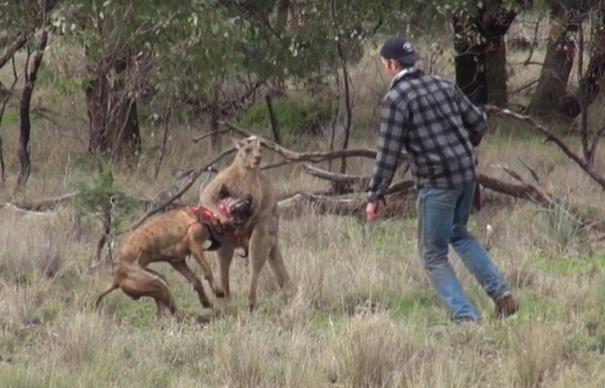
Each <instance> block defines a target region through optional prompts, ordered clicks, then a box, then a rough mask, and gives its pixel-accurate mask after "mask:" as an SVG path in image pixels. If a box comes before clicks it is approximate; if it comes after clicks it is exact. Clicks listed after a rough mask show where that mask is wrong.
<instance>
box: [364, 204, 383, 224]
mask: <svg viewBox="0 0 605 388" xmlns="http://www.w3.org/2000/svg"><path fill="white" fill-rule="evenodd" d="M379 217H380V213H379V206H378V201H376V202H368V204H367V205H366V220H368V221H374V220H376V219H378V218H379Z"/></svg>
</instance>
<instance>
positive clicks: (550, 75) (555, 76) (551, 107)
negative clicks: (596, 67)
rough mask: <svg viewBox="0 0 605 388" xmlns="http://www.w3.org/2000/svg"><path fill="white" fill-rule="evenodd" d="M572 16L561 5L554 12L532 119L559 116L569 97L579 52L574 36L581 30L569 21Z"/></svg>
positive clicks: (558, 4)
mask: <svg viewBox="0 0 605 388" xmlns="http://www.w3.org/2000/svg"><path fill="white" fill-rule="evenodd" d="M569 15H570V14H569V12H568V10H566V9H565V8H564V7H563V6H562V5H561V4H560V3H559V2H556V1H555V2H554V3H553V6H552V9H551V19H552V21H551V26H552V27H551V29H550V36H549V38H548V46H547V49H546V57H545V58H544V65H543V67H542V72H541V74H540V80H539V81H538V86H537V87H536V92H535V93H534V95H533V97H532V100H531V103H530V105H529V111H530V113H532V114H533V115H538V116H545V115H548V114H551V113H554V112H559V111H560V108H561V106H562V103H563V102H564V100H565V99H564V97H565V96H566V93H567V82H568V80H569V75H570V73H571V68H572V66H573V60H574V56H575V52H576V46H575V43H574V39H573V35H574V34H575V33H576V31H577V29H578V25H577V23H576V21H574V20H570V17H569Z"/></svg>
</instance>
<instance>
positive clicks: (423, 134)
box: [368, 68, 487, 202]
mask: <svg viewBox="0 0 605 388" xmlns="http://www.w3.org/2000/svg"><path fill="white" fill-rule="evenodd" d="M380 110H381V119H380V135H379V141H378V155H377V156H376V163H375V166H374V171H373V174H372V178H371V180H370V185H369V187H368V197H369V201H370V202H374V201H377V200H380V199H383V198H384V194H385V192H386V190H387V188H388V187H389V185H390V183H391V180H392V179H393V174H394V172H395V169H396V168H397V165H398V162H399V157H400V154H401V151H402V149H403V148H404V147H405V150H406V152H407V156H408V158H409V163H410V172H411V173H412V176H413V177H414V180H415V182H416V185H417V187H418V188H422V187H426V186H431V187H442V188H448V187H453V186H456V185H458V184H461V183H464V182H467V181H470V180H473V179H476V172H475V165H476V162H477V160H476V156H475V151H474V146H473V144H477V143H478V141H477V139H479V140H480V139H481V137H482V136H483V134H484V133H485V131H486V129H487V118H486V116H485V113H483V112H482V111H481V110H479V109H478V108H477V107H475V106H474V105H473V104H472V103H471V102H470V101H469V100H468V98H467V97H466V96H465V95H464V93H463V92H462V91H461V90H460V89H459V88H458V86H456V84H454V83H453V82H450V81H448V80H446V79H443V78H440V77H436V76H432V75H427V74H424V73H423V72H422V71H420V70H417V69H415V68H408V69H405V70H403V71H402V72H400V73H399V74H398V75H396V76H395V78H393V81H392V83H391V88H390V90H389V92H388V93H387V95H386V96H385V97H384V99H383V100H382V104H381V108H380ZM471 139H473V140H471Z"/></svg>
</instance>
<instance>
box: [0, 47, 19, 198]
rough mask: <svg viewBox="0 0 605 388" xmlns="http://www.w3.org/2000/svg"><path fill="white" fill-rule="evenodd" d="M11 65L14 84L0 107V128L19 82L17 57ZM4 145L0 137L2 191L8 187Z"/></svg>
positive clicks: (0, 187)
mask: <svg viewBox="0 0 605 388" xmlns="http://www.w3.org/2000/svg"><path fill="white" fill-rule="evenodd" d="M11 64H12V67H13V83H12V84H11V87H10V89H8V90H7V91H6V96H5V97H4V100H3V101H2V107H0V127H1V124H2V118H3V117H4V112H5V111H6V105H7V104H8V100H10V98H11V95H12V94H13V92H14V90H15V86H16V85H17V82H18V81H19V75H18V74H17V66H16V65H15V57H14V56H13V57H12V59H11ZM3 146H4V144H3V143H2V137H0V190H3V189H4V187H5V186H6V165H5V163H4V147H3Z"/></svg>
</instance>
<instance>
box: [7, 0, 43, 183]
mask: <svg viewBox="0 0 605 388" xmlns="http://www.w3.org/2000/svg"><path fill="white" fill-rule="evenodd" d="M42 20H43V22H42V23H43V24H42V32H41V34H40V41H39V43H38V47H37V50H36V53H35V54H34V59H33V63H32V67H31V70H30V69H29V60H27V61H26V62H25V71H24V76H25V85H24V87H23V92H22V93H21V100H20V102H19V120H20V123H19V144H18V146H17V157H18V158H19V164H20V166H21V167H20V170H19V176H18V177H17V186H16V187H15V191H22V190H24V189H25V185H26V184H27V180H28V178H29V174H30V172H31V160H30V157H29V138H30V131H31V121H30V117H29V113H30V106H31V99H32V94H33V92H34V86H35V85H36V79H37V77H38V70H39V69H40V65H41V64H42V57H43V56H44V50H45V49H46V44H47V43H48V31H47V30H46V26H47V22H48V18H47V14H46V1H44V2H43V17H42ZM28 59H29V58H28Z"/></svg>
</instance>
